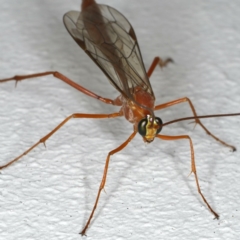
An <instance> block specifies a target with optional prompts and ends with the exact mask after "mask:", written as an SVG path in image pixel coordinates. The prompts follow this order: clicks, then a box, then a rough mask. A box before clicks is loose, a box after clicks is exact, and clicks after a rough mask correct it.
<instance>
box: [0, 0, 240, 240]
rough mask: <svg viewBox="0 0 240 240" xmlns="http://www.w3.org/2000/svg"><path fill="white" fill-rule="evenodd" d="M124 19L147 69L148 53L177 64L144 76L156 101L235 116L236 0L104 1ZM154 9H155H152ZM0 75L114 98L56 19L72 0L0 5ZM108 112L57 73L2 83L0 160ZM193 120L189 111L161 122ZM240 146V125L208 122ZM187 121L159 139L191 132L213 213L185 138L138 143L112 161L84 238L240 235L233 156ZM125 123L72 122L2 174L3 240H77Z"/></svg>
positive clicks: (239, 73) (169, 113) (125, 132)
mask: <svg viewBox="0 0 240 240" xmlns="http://www.w3.org/2000/svg"><path fill="white" fill-rule="evenodd" d="M100 2H101V3H105V4H109V5H111V6H112V7H115V8H116V9H118V10H119V11H120V12H122V13H123V14H124V15H125V16H126V17H127V18H128V19H129V21H130V22H131V23H132V25H133V26H134V28H135V31H136V34H137V36H138V39H139V44H140V47H141V49H142V54H143V58H144V62H145V64H146V67H147V68H148V67H149V66H150V63H151V61H152V59H153V57H154V56H156V55H160V56H161V57H162V58H165V57H172V58H173V59H174V60H175V64H172V65H169V66H168V67H167V68H165V69H164V70H162V71H161V70H160V69H157V70H156V72H155V73H154V74H153V76H152V78H151V82H152V85H153V88H154V90H155V95H156V99H157V102H156V103H163V102H167V101H170V100H173V99H177V98H179V97H183V96H188V97H189V98H190V99H192V101H193V103H194V105H195V107H196V109H197V112H198V114H199V115H200V114H201V115H203V114H213V113H231V112H239V111H240V108H239V103H240V87H239V85H240V67H239V66H240V15H239V12H240V2H239V1H227V0H222V1H211V3H210V2H207V1H204V2H205V3H203V1H192V0H181V1H177V0H173V1H168V0H161V1H159V0H152V1H146V0H131V1H127V0H112V1H110V0H108V1H107V0H102V1H99V3H100ZM148 2H151V5H150V4H149V3H148ZM0 6H1V8H0V78H5V77H11V76H13V75H15V74H27V73H35V72H39V71H46V70H58V71H60V72H62V73H63V74H65V75H66V76H68V77H70V78H71V79H73V80H75V81H77V82H79V83H81V84H82V85H83V86H84V87H86V88H89V89H90V90H92V91H94V92H96V93H98V94H99V95H102V96H105V97H109V98H115V97H116V96H117V93H116V91H115V90H114V89H113V88H112V86H111V85H110V84H108V81H107V80H106V78H105V76H104V75H103V74H102V73H101V71H100V70H99V69H98V68H97V67H96V66H95V65H94V63H92V62H91V60H90V59H88V57H87V55H85V54H84V52H83V51H82V50H81V49H80V48H79V47H78V46H77V45H76V43H75V42H74V41H73V40H72V39H71V37H70V36H69V35H68V33H67V31H66V30H65V28H64V26H63V24H62V16H63V14H64V13H65V12H67V11H69V10H74V9H75V10H78V9H79V1H77V0H68V1H64V0H59V1H56V0H54V1H47V0H41V1H40V0H36V1H31V0H24V1H21V2H20V1H17V0H12V1H7V0H5V1H4V0H0ZM113 111H118V108H116V107H113V106H107V105H104V104H103V103H101V102H99V101H97V100H94V99H91V98H89V97H87V96H84V95H83V94H81V93H79V92H77V91H76V90H74V89H72V88H71V87H69V86H67V85H66V84H64V83H63V82H61V81H59V80H56V79H54V78H53V77H51V76H49V77H43V78H41V79H33V80H29V81H24V82H21V83H20V84H19V85H18V86H17V88H15V87H14V82H9V83H6V84H2V85H0V164H4V163H6V162H7V161H9V160H10V159H12V158H14V157H16V156H17V155H18V154H20V153H22V152H23V151H24V150H26V148H28V147H29V146H31V145H32V144H33V143H35V142H36V141H37V140H39V138H41V137H43V136H44V135H45V134H47V133H48V132H49V131H50V130H51V129H53V128H54V127H55V126H56V125H57V124H58V123H59V122H60V121H61V120H63V119H64V118H65V117H66V116H68V115H69V114H71V113H74V112H86V113H110V112H113ZM157 115H158V116H160V117H162V119H163V121H167V120H172V119H175V118H178V117H183V116H189V115H191V111H190V109H189V107H188V106H187V104H180V105H178V106H175V107H172V108H168V109H166V110H164V111H161V112H159V113H158V114H157ZM203 122H204V123H205V124H206V126H207V127H208V128H209V129H210V130H212V132H214V133H216V134H217V136H219V137H220V138H222V139H223V140H225V141H227V142H229V143H231V144H234V145H235V146H236V147H237V148H238V149H239V150H240V131H239V129H240V117H231V118H221V119H206V120H204V121H203ZM193 126H194V125H193V124H188V123H187V122H182V123H179V124H175V125H172V126H168V127H166V128H165V129H164V130H163V133H164V134H170V135H171V134H172V135H178V134H190V136H191V137H192V139H193V142H194V147H195V154H196V162H197V168H198V173H199V180H200V184H201V187H202V190H203V193H204V194H205V196H206V198H207V199H208V201H209V203H210V204H211V205H212V207H213V208H214V209H215V210H216V211H217V212H218V213H219V214H220V220H213V216H212V215H211V214H210V212H209V211H208V209H207V207H206V206H205V205H204V204H203V202H202V200H201V199H200V196H199V195H198V193H197V190H196V186H195V182H194V177H193V176H190V177H187V176H188V174H189V171H190V152H189V144H188V142H187V141H184V140H183V141H176V142H165V141H160V140H158V139H156V140H155V141H154V142H153V143H152V144H150V145H145V144H143V142H142V140H141V137H140V136H137V137H136V138H135V139H134V140H133V141H132V143H131V144H129V146H128V147H127V148H126V149H124V150H123V151H122V152H120V153H118V154H117V155H115V156H114V157H112V161H111V164H110V167H109V175H108V181H107V184H106V188H105V190H106V193H103V194H102V196H101V199H100V202H99V207H98V209H97V212H96V214H95V217H94V220H93V222H92V224H91V226H90V228H89V231H88V232H87V233H88V237H87V239H89V240H91V239H99V240H100V239H104V240H107V239H111V240H112V239H131V240H133V239H137V240H140V239H171V240H174V239H185V240H187V239H191V240H192V239H198V240H199V239H224V240H226V239H231V240H233V239H239V235H240V230H239V229H240V186H239V182H240V151H237V152H235V153H232V152H231V151H230V150H229V149H228V148H226V147H223V146H221V145H220V144H218V143H217V142H215V141H214V140H213V139H211V138H210V137H209V136H207V135H206V134H205V133H204V131H203V130H202V129H201V128H200V127H199V126H197V127H196V128H195V130H194V131H193ZM131 131H132V126H131V124H129V123H128V122H127V121H125V120H124V119H114V120H72V121H70V122H69V123H68V124H66V126H65V127H63V128H62V129H61V130H60V131H59V132H57V133H56V134H55V135H54V136H53V137H52V138H51V139H49V141H48V142H47V149H45V148H44V147H43V146H39V147H37V148H36V149H34V151H32V152H31V153H30V154H28V155H27V156H25V157H24V158H23V159H22V160H21V161H19V162H18V163H16V164H14V165H12V166H11V167H9V168H8V169H4V170H2V171H1V174H0V240H16V239H17V240H29V239H36V240H40V239H41V240H46V239H47V240H50V239H51V240H55V239H64V240H72V239H74V240H75V239H81V236H80V235H79V234H78V233H79V232H80V230H81V229H82V227H83V226H84V223H85V222H86V220H87V218H88V216H89V213H90V210H91V208H92V206H93V202H94V200H95V197H96V193H97V189H98V186H99V182H100V179H101V177H102V170H103V166H104V163H105V158H106V155H107V153H108V151H110V150H112V149H114V148H115V147H117V146H118V145H119V144H121V143H122V142H123V141H124V140H125V139H126V138H127V137H128V136H129V134H130V133H131Z"/></svg>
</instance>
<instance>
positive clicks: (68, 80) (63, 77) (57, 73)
mask: <svg viewBox="0 0 240 240" xmlns="http://www.w3.org/2000/svg"><path fill="white" fill-rule="evenodd" d="M47 75H53V76H54V77H55V78H57V79H60V80H62V81H63V82H65V83H67V84H68V85H70V86H72V87H73V88H76V89H77V90H79V91H80V92H82V93H84V94H86V95H88V96H90V97H92V98H96V99H98V100H100V101H102V102H104V103H106V104H113V105H114V101H113V100H111V99H108V98H103V97H100V96H98V95H97V94H95V93H93V92H91V91H89V90H88V89H86V88H84V87H82V86H81V85H79V84H77V83H75V82H73V81H72V80H70V79H69V78H67V77H66V76H64V75H63V74H61V73H59V72H42V73H35V74H29V75H21V76H18V75H16V76H14V77H12V78H6V79H2V80H0V83H4V82H8V81H14V80H15V81H16V85H17V83H18V82H19V81H22V80H26V79H30V78H36V77H43V76H47Z"/></svg>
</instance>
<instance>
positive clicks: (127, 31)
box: [63, 4, 154, 100]
mask: <svg viewBox="0 0 240 240" xmlns="http://www.w3.org/2000/svg"><path fill="white" fill-rule="evenodd" d="M63 21H64V24H65V26H66V28H67V30H68V32H69V33H70V35H71V36H72V37H73V39H74V40H75V41H76V42H77V43H78V45H79V46H80V47H81V48H82V49H83V50H84V51H85V52H86V53H87V54H88V56H89V57H90V58H91V59H92V60H93V61H94V62H95V63H96V64H97V65H98V66H99V67H100V69H101V70H102V71H103V72H104V73H105V75H106V76H107V77H108V79H109V80H110V82H111V83H112V85H113V86H114V87H115V88H116V89H117V90H118V91H119V92H120V93H121V94H122V95H123V96H124V97H125V98H127V99H128V98H130V99H132V100H134V97H133V94H134V89H135V87H136V86H139V87H141V89H143V90H144V91H146V92H148V93H149V94H151V95H152V97H153V99H154V93H153V90H152V87H151V84H150V82H149V79H148V77H147V74H146V70H145V67H144V64H143V61H142V57H141V52H140V49H139V46H138V42H137V38H136V35H135V32H134V29H133V28H132V26H131V24H130V23H129V22H128V20H127V19H126V18H125V17H124V16H123V15H122V14H121V13H120V12H118V11H117V10H115V9H114V8H111V7H109V6H106V5H100V4H94V5H90V6H89V7H87V8H85V9H84V10H83V11H82V12H77V11H70V12H68V13H66V14H65V15H64V17H63Z"/></svg>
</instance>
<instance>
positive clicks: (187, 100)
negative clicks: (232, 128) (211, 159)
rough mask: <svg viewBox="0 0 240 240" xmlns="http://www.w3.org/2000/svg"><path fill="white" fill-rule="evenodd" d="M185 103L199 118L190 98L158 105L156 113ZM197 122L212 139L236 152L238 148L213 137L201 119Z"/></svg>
mask: <svg viewBox="0 0 240 240" xmlns="http://www.w3.org/2000/svg"><path fill="white" fill-rule="evenodd" d="M183 102H187V103H188V104H189V105H190V108H191V110H192V112H193V115H194V117H197V112H196V110H195V108H194V106H193V104H192V102H191V100H190V99H189V98H187V97H184V98H179V99H177V100H173V101H171V102H167V103H163V104H159V105H157V106H156V107H155V108H154V110H155V111H156V110H160V109H163V108H167V107H171V106H173V105H175V104H179V103H183ZM195 122H196V124H199V125H200V126H201V127H202V128H203V129H204V131H205V132H206V133H207V134H208V135H210V136H211V137H213V138H214V139H215V140H216V141H218V142H220V143H221V144H223V145H225V146H227V147H230V148H231V149H232V151H236V148H235V147H234V146H232V145H230V144H228V143H226V142H224V141H222V140H221V139H219V138H218V137H216V136H215V135H213V134H212V133H211V132H210V131H209V130H208V129H207V128H206V127H205V126H204V125H203V124H202V122H201V121H200V119H195Z"/></svg>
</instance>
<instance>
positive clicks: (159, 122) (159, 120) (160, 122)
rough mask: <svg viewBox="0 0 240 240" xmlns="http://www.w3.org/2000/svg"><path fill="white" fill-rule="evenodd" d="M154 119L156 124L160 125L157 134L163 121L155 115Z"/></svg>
mask: <svg viewBox="0 0 240 240" xmlns="http://www.w3.org/2000/svg"><path fill="white" fill-rule="evenodd" d="M155 121H156V123H157V124H158V126H160V127H159V128H158V130H157V134H159V133H160V132H161V130H162V126H161V125H162V124H163V122H162V119H161V118H159V117H156V118H155Z"/></svg>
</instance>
